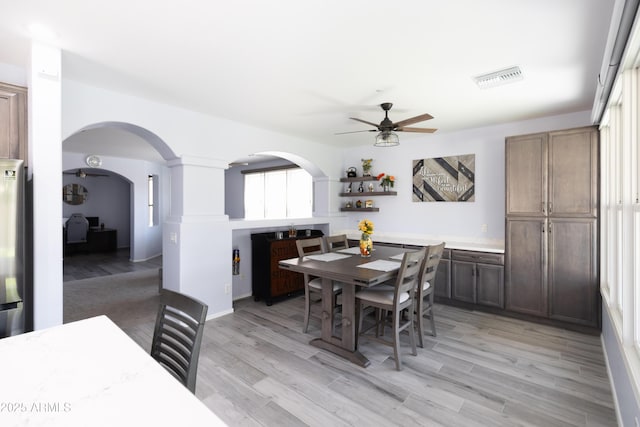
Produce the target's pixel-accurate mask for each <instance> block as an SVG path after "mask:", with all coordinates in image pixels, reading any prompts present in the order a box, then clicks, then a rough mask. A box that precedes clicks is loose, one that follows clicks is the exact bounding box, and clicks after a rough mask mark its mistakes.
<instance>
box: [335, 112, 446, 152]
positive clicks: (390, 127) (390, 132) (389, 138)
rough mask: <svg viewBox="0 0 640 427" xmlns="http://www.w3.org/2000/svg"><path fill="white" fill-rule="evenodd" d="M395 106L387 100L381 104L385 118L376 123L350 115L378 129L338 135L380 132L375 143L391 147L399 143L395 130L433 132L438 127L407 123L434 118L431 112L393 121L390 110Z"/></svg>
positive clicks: (379, 145) (353, 118)
mask: <svg viewBox="0 0 640 427" xmlns="http://www.w3.org/2000/svg"><path fill="white" fill-rule="evenodd" d="M391 107H393V104H392V103H391V102H385V103H382V104H380V108H382V109H383V110H384V119H383V120H382V121H381V122H380V124H375V123H372V122H368V121H366V120H362V119H359V118H357V117H349V118H350V119H351V120H355V121H357V122H361V123H365V124H368V125H371V126H374V127H375V128H376V129H370V130H356V131H352V132H340V133H337V134H336V135H344V134H347V133H356V132H378V131H379V132H380V133H379V134H378V135H377V136H376V142H375V144H374V145H376V146H378V147H391V146H393V145H398V144H399V139H398V135H396V134H395V132H418V133H433V132H435V131H436V130H437V129H431V128H414V127H407V125H412V124H414V123H418V122H423V121H425V120H431V119H433V116H432V115H431V114H421V115H419V116H416V117H412V118H410V119H405V120H400V121H399V122H395V123H394V122H392V121H391V120H390V119H389V110H390V109H391Z"/></svg>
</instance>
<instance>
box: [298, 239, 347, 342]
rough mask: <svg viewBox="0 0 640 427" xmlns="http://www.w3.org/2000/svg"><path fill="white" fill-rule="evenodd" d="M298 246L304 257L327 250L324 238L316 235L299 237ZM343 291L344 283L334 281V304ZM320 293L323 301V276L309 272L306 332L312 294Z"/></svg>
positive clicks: (306, 282) (305, 277)
mask: <svg viewBox="0 0 640 427" xmlns="http://www.w3.org/2000/svg"><path fill="white" fill-rule="evenodd" d="M296 247H297V248H298V256H299V257H303V256H305V255H316V254H323V253H325V252H326V247H325V245H324V239H323V238H322V237H314V238H311V239H299V240H296ZM341 292H342V285H341V284H340V283H336V282H333V305H334V306H335V305H336V303H337V297H338V295H339V294H340V293H341ZM312 293H315V294H319V295H320V301H322V278H320V277H315V276H311V275H309V274H306V273H305V275H304V324H303V326H302V332H304V333H305V334H306V333H307V330H308V329H309V317H310V316H311V294H312Z"/></svg>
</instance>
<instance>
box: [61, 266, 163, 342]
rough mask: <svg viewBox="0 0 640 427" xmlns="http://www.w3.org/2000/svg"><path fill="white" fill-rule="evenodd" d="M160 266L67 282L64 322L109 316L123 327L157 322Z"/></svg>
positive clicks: (129, 327) (65, 285) (134, 326)
mask: <svg viewBox="0 0 640 427" xmlns="http://www.w3.org/2000/svg"><path fill="white" fill-rule="evenodd" d="M158 284H159V276H158V270H157V269H149V270H142V271H134V272H130V273H122V274H113V275H110V276H103V277H94V278H90V279H81V280H73V281H69V282H65V283H64V311H63V319H64V323H69V322H73V321H76V320H81V319H86V318H89V317H93V316H99V315H102V314H104V315H106V316H108V317H109V318H110V319H111V320H112V321H113V322H114V323H116V324H117V325H118V326H119V327H120V328H122V329H124V330H125V331H126V330H127V329H132V328H134V329H135V328H136V326H138V325H141V324H146V323H149V322H151V323H153V322H155V318H156V314H157V310H158V302H159V295H158Z"/></svg>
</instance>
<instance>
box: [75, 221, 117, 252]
mask: <svg viewBox="0 0 640 427" xmlns="http://www.w3.org/2000/svg"><path fill="white" fill-rule="evenodd" d="M63 233H66V230H63ZM63 240H64V241H66V238H64V237H63ZM117 249H118V230H115V229H113V228H91V229H89V231H88V232H87V241H86V242H83V243H66V244H65V245H64V254H65V255H73V254H75V253H96V252H115V251H116V250H117Z"/></svg>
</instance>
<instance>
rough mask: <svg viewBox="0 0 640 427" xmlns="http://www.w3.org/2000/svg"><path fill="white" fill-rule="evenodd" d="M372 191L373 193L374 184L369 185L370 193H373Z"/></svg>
mask: <svg viewBox="0 0 640 427" xmlns="http://www.w3.org/2000/svg"><path fill="white" fill-rule="evenodd" d="M371 191H373V183H372V182H370V183H369V192H371Z"/></svg>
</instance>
